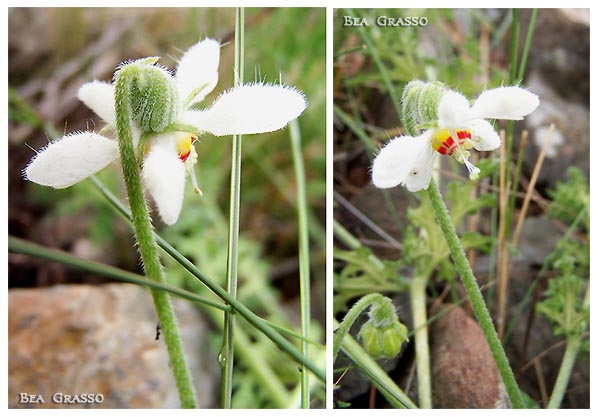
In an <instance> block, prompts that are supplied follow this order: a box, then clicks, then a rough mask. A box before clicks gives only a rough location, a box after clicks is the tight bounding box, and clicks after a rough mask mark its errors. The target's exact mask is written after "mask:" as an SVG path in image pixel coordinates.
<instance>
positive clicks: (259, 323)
mask: <svg viewBox="0 0 600 417" xmlns="http://www.w3.org/2000/svg"><path fill="white" fill-rule="evenodd" d="M91 179H92V181H93V182H94V185H95V186H96V187H97V188H98V190H99V191H100V192H101V193H102V194H103V195H104V196H105V197H106V199H107V200H108V201H109V202H110V204H111V206H112V207H113V208H114V209H115V210H117V211H118V212H119V213H120V214H121V215H122V216H124V217H125V218H126V219H128V220H129V221H130V222H131V213H129V210H127V208H126V207H125V206H124V205H123V204H122V203H121V202H120V201H119V199H118V198H117V197H115V195H114V194H112V193H111V192H110V191H109V190H108V189H107V188H106V187H104V186H103V185H102V183H101V182H100V181H99V180H98V179H97V178H95V177H93V176H92V177H91ZM154 238H155V239H156V242H157V243H158V246H159V247H160V248H161V249H162V250H164V251H165V252H166V253H167V255H169V256H170V257H171V258H173V260H175V262H177V263H178V264H179V265H181V266H182V267H183V268H184V269H185V270H186V271H188V272H189V273H190V274H191V275H192V276H193V277H194V278H196V279H197V280H198V281H200V282H201V283H202V284H203V285H205V286H206V287H207V288H208V289H209V290H210V291H212V292H213V293H214V294H215V295H216V296H217V297H219V298H220V299H221V300H223V301H224V302H226V303H227V304H228V305H230V306H231V307H232V308H233V309H234V310H235V311H236V312H237V313H239V315H240V316H242V317H244V319H246V321H248V323H250V324H251V325H252V326H254V327H255V328H257V329H258V330H259V331H260V332H262V333H264V335H265V336H267V337H268V338H269V339H271V341H272V342H273V343H275V345H277V347H279V349H281V350H283V351H284V352H286V353H287V354H288V355H290V357H291V358H292V359H293V360H294V361H295V362H297V363H299V364H304V365H305V366H306V367H307V368H308V369H309V370H310V371H311V372H312V373H313V374H315V375H316V377H317V378H319V380H321V381H322V382H326V377H325V372H324V371H323V370H322V369H321V368H319V367H317V366H316V365H315V364H314V363H313V362H311V361H310V360H308V358H305V357H304V356H303V355H302V354H301V353H300V351H299V350H298V349H296V348H295V347H294V345H292V344H291V343H290V342H289V341H288V340H287V339H285V338H284V337H282V336H281V335H280V334H279V333H278V332H277V331H275V330H274V329H273V328H272V326H271V325H269V324H267V321H266V320H264V319H262V318H261V317H259V316H258V315H256V314H255V313H254V312H253V311H252V310H250V309H249V308H248V307H246V306H245V305H244V304H243V303H241V302H240V301H239V300H237V299H236V298H233V297H231V295H230V294H229V293H228V292H227V291H226V290H225V289H224V288H223V287H221V286H220V285H219V284H217V283H216V282H215V281H214V280H213V279H212V278H211V277H209V276H208V275H206V274H205V273H204V272H202V271H201V270H200V269H198V267H197V266H196V265H194V264H193V263H192V262H190V260H189V259H187V258H186V257H185V256H183V255H182V254H181V253H180V252H179V251H178V250H177V249H175V248H174V247H173V246H171V244H169V243H168V242H167V241H166V240H164V239H163V238H162V237H161V236H160V235H158V234H157V233H156V232H155V233H154Z"/></svg>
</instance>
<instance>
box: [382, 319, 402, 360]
mask: <svg viewBox="0 0 600 417" xmlns="http://www.w3.org/2000/svg"><path fill="white" fill-rule="evenodd" d="M406 336H407V332H406V327H405V326H404V325H403V324H401V323H399V322H396V323H395V324H394V325H392V326H390V327H388V328H387V329H385V330H384V331H383V333H382V335H381V352H382V354H383V356H385V357H386V358H388V359H391V358H395V357H396V356H397V355H398V354H399V353H400V348H401V347H402V343H404V342H405V341H406V340H407V337H406Z"/></svg>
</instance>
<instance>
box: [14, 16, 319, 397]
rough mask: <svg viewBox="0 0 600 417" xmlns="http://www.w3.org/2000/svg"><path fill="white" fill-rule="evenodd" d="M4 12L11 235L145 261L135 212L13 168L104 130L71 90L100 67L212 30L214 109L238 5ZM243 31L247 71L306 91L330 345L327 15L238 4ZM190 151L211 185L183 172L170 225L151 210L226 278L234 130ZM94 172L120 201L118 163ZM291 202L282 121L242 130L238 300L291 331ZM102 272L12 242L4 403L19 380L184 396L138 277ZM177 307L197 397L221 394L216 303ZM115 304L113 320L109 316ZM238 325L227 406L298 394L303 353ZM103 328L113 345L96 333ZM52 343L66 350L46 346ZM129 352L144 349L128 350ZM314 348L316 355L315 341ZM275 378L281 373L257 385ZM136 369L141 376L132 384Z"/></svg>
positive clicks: (98, 75)
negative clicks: (217, 54) (110, 279)
mask: <svg viewBox="0 0 600 417" xmlns="http://www.w3.org/2000/svg"><path fill="white" fill-rule="evenodd" d="M8 20H9V28H8V32H9V38H8V42H9V61H8V63H9V80H8V82H9V143H8V147H9V150H8V155H9V167H8V168H9V219H8V225H9V235H10V236H14V237H18V238H22V239H26V240H28V241H32V242H35V243H37V244H40V245H43V246H45V247H48V248H54V249H60V250H63V251H66V252H69V253H71V254H73V255H76V256H78V257H80V258H83V259H87V260H94V261H99V262H102V263H106V264H110V265H114V266H117V267H119V268H122V269H126V270H130V271H134V272H138V273H141V271H140V265H139V261H138V254H137V252H136V250H135V247H134V242H133V237H132V232H131V230H130V228H129V226H128V224H127V223H126V222H125V221H124V220H123V219H122V218H121V217H120V216H119V215H118V214H116V213H115V212H114V211H113V209H112V208H111V206H110V205H109V204H108V203H107V202H106V200H105V199H104V198H103V197H102V195H101V194H100V193H99V192H98V191H97V190H96V188H95V187H94V185H93V184H92V183H91V182H90V181H83V182H81V183H79V184H76V185H75V186H73V187H71V188H68V189H65V190H58V191H57V190H53V189H50V188H47V187H42V186H38V185H36V184H33V183H28V182H26V181H24V180H23V177H22V171H23V169H24V168H25V167H26V166H27V164H28V162H29V160H30V159H31V158H32V156H33V155H34V152H35V151H34V150H35V149H40V148H42V147H43V146H45V144H46V143H47V142H48V141H49V140H50V139H55V137H54V136H55V135H56V133H57V134H58V136H59V137H60V136H62V134H63V133H69V132H74V131H78V130H85V129H94V130H96V131H98V130H100V129H101V128H102V124H101V121H99V119H98V118H97V116H96V115H95V114H93V113H92V112H91V111H90V110H89V109H87V108H86V107H85V106H84V105H83V104H82V103H80V102H79V101H78V100H77V98H76V93H77V90H78V88H79V87H80V86H81V85H82V84H83V83H85V82H88V81H91V80H93V79H98V80H103V81H110V80H111V79H112V75H113V72H114V70H115V67H116V66H117V65H118V64H119V63H120V62H122V61H124V60H127V59H134V58H140V57H146V56H160V57H161V60H160V63H161V64H162V65H163V66H166V67H169V68H175V67H176V60H177V58H178V57H180V56H181V55H182V53H183V52H184V51H185V50H187V49H188V48H189V47H190V46H192V45H193V44H194V43H196V42H197V41H198V40H199V39H200V38H204V37H211V38H216V39H217V40H219V41H220V42H221V43H222V45H223V47H222V48H221V63H220V69H219V83H218V85H217V87H216V88H215V89H214V91H213V92H212V93H211V94H210V95H209V96H208V97H207V98H206V99H205V100H204V102H203V104H204V105H206V106H208V105H210V103H212V101H213V100H214V99H215V98H216V97H217V95H218V94H219V93H220V92H222V91H224V90H226V89H228V88H230V87H231V86H232V85H233V55H234V51H233V42H232V41H233V30H234V23H235V9H233V8H223V9H219V8H208V9H173V8H160V9H152V8H135V9H112V8H101V9H85V8H56V9H54V8H46V9H45V8H13V9H9V13H8ZM245 36H246V37H245V74H246V76H245V81H246V82H250V81H264V82H280V81H281V82H282V83H283V84H288V85H293V86H295V87H297V88H298V89H299V90H301V91H303V92H304V93H305V94H306V97H307V100H308V108H307V110H306V111H305V112H304V113H303V115H302V116H301V117H300V118H299V125H300V132H301V135H302V146H303V153H304V160H305V169H306V176H307V188H308V190H307V192H308V204H309V223H310V238H311V246H310V250H311V280H312V314H313V319H314V323H313V331H312V335H313V339H314V340H317V341H320V342H323V339H322V337H323V329H324V326H325V317H324V312H325V295H324V294H325V229H324V227H325V226H324V224H325V221H324V215H325V162H326V155H325V11H324V9H306V8H305V9H292V8H287V9H247V10H246V30H245ZM196 150H197V153H198V164H197V165H196V175H197V178H198V181H199V186H200V188H201V189H202V191H203V192H204V196H202V197H199V196H197V195H196V194H194V193H193V192H192V187H191V185H189V181H188V185H187V189H186V196H185V201H184V206H183V207H184V208H183V211H182V213H181V217H180V219H179V221H178V222H177V224H176V225H175V226H173V227H168V228H167V227H164V225H162V224H161V222H160V220H159V219H158V218H155V220H154V223H155V226H156V227H157V229H158V230H159V232H160V233H161V234H162V236H163V237H164V238H165V239H166V240H167V241H168V242H170V243H171V244H172V245H173V246H175V247H176V248H177V249H178V250H179V251H180V252H182V253H183V254H185V255H186V256H187V257H188V258H189V259H190V260H191V261H192V262H193V263H195V264H196V265H197V266H198V267H199V269H200V270H202V271H203V272H204V273H206V274H207V275H209V276H210V277H212V278H213V279H214V280H217V281H218V282H220V283H221V284H223V283H224V278H225V270H226V257H227V230H228V220H227V219H228V211H229V177H230V161H231V140H230V138H227V137H224V138H216V137H212V136H210V135H205V136H203V137H201V138H199V141H198V142H196ZM98 176H99V178H100V180H101V181H102V182H103V183H104V184H105V185H106V186H107V187H108V188H109V189H110V190H111V191H112V192H113V193H115V194H117V195H118V196H119V197H120V198H121V199H122V200H124V190H123V185H122V179H121V172H120V168H119V167H118V166H117V165H116V164H114V165H113V166H110V167H109V168H108V169H105V170H103V171H102V172H101V173H100V174H99V175H98ZM296 208H297V206H296V182H295V176H294V164H293V160H292V155H291V148H290V138H289V132H288V130H287V129H285V130H282V131H279V132H275V133H272V134H265V135H256V136H245V137H244V141H243V157H242V196H241V240H240V259H239V279H240V287H239V291H238V297H239V298H240V299H241V300H242V301H243V302H244V303H245V304H246V305H247V306H248V307H250V308H251V309H253V310H254V311H255V312H256V313H258V314H259V315H261V316H263V317H265V318H267V319H269V320H272V321H274V322H275V323H277V324H280V325H282V326H284V327H287V328H291V329H293V330H296V331H299V311H300V310H299V292H298V255H297V254H298V250H297V247H298V229H297V221H296V219H297V211H296ZM155 217H158V216H155ZM163 259H164V261H163V263H164V265H165V270H166V274H167V277H168V280H169V282H170V283H171V284H173V285H177V286H181V287H184V288H187V289H191V290H193V291H196V292H198V293H200V294H202V295H204V296H206V297H211V294H209V292H208V291H207V290H206V289H205V288H204V287H203V286H202V285H201V284H199V283H198V282H197V281H195V280H194V279H193V278H191V277H190V276H189V275H188V274H187V273H185V272H184V271H183V270H182V269H181V268H180V267H179V266H178V265H177V264H176V263H175V262H174V261H172V260H171V259H169V258H167V257H166V256H164V257H163ZM106 283H107V280H106V279H105V278H103V277H101V276H99V275H94V274H91V273H88V272H82V271H80V270H76V269H72V268H67V267H65V266H63V265H61V264H58V263H53V262H46V261H42V260H38V259H34V258H31V257H27V256H23V255H16V254H9V288H10V290H9V319H10V326H9V328H10V334H9V336H10V342H9V345H10V347H9V354H10V358H9V374H10V375H9V377H10V384H9V385H10V387H9V391H10V394H11V395H10V396H9V399H10V402H11V403H10V405H11V406H19V405H15V404H14V401H15V399H16V396H14V395H12V394H13V393H14V392H31V393H36V392H43V393H48V392H56V391H62V392H65V393H67V392H69V390H71V391H70V392H73V393H77V392H81V390H85V389H87V390H90V389H96V390H102V392H104V393H105V397H107V398H111V401H113V402H109V401H108V400H106V401H105V402H104V404H103V406H104V407H164V406H177V402H176V396H175V397H173V395H172V392H171V391H170V390H172V387H171V386H170V385H169V384H171V382H170V381H169V380H168V378H169V377H170V375H169V374H168V373H165V375H164V376H160V372H157V371H159V370H161V369H164V367H165V366H167V364H166V363H163V362H164V360H163V361H162V362H160V360H159V359H157V358H158V356H157V358H155V357H152V358H148V357H146V356H144V355H146V353H147V352H148V351H149V350H148V349H150V351H152V352H154V351H155V350H157V348H156V346H155V345H153V344H152V343H154V344H156V342H154V337H155V333H156V330H155V329H154V327H155V326H156V321H155V318H153V317H152V314H153V312H152V311H151V309H150V311H145V310H147V309H146V308H145V307H140V308H141V309H142V310H144V311H143V312H140V311H133V310H134V309H135V307H134V306H135V305H136V304H138V303H139V304H148V303H149V302H150V301H149V299H148V296H147V294H146V292H145V291H143V290H141V289H139V288H137V287H133V286H127V289H125V290H122V291H121V290H120V289H119V290H116V289H115V288H114V287H115V286H118V287H119V288H121V287H124V285H122V284H119V285H117V284H111V285H102V286H99V287H90V286H96V285H99V284H106ZM71 284H81V286H77V287H73V286H71ZM57 286H59V287H57ZM73 291H74V292H75V293H73ZM140 293H141V294H140ZM139 297H145V298H143V300H145V301H144V302H142V301H138V300H139V299H140V298H139ZM75 299H76V300H80V302H79V304H77V305H73V302H74V301H73V300H75ZM81 300H85V301H81ZM178 304H182V303H178ZM183 304H186V303H183ZM41 306H43V307H44V308H43V309H42V307H41ZM85 308H88V309H92V310H93V311H94V314H92V317H90V320H89V322H86V321H85V320H83V324H82V317H86V314H88V313H82V312H81V310H80V309H85ZM178 308H180V309H183V310H185V311H183V312H181V313H179V314H181V315H183V318H180V320H181V321H182V326H183V328H182V333H184V338H188V339H189V340H186V346H188V350H190V352H189V354H190V356H191V358H192V359H191V361H192V362H193V365H194V366H195V368H194V369H195V371H196V372H195V377H196V381H195V382H196V386H197V387H198V389H199V397H201V398H200V400H201V401H200V405H201V406H204V407H215V406H218V394H217V392H218V383H219V381H218V379H219V367H218V364H217V355H218V351H219V349H220V343H221V332H220V330H221V326H222V323H221V322H222V313H221V312H219V311H218V310H214V309H210V308H204V309H203V310H202V312H201V314H199V315H198V314H197V312H196V309H195V308H191V307H190V305H189V303H187V304H186V305H184V306H179V307H178ZM190 309H191V311H190ZM32 310H33V311H32ZM142 313H143V314H142ZM118 316H119V317H121V318H120V319H118V320H117V319H115V317H118ZM123 317H125V318H127V317H130V318H131V320H132V321H127V320H125V319H124V318H123ZM186 317H187V318H186ZM134 318H135V320H134ZM123 320H125V321H123ZM238 322H239V323H240V325H243V329H244V330H243V331H240V332H238V333H239V334H240V338H242V337H243V338H245V340H246V343H241V342H240V343H238V345H244V346H243V347H240V349H243V351H241V352H238V353H237V355H238V356H236V362H237V364H238V367H236V371H235V376H234V384H235V386H234V389H235V394H234V406H236V407H251V408H252V407H280V406H285V405H291V404H293V401H294V396H293V395H292V394H293V392H292V390H293V389H294V387H295V384H296V383H297V379H298V370H297V367H296V365H295V364H294V363H293V362H292V361H289V360H287V357H285V356H284V354H283V353H282V352H280V351H279V350H277V348H276V347H275V346H274V345H273V344H272V343H271V342H270V341H268V340H267V339H266V338H264V337H262V335H261V334H259V333H257V332H256V331H255V330H254V329H253V328H249V327H248V326H246V325H245V323H243V320H238ZM58 323H62V325H59V324H58ZM106 327H108V328H110V330H107V331H106V332H105V331H104V330H102V332H101V333H102V335H103V336H102V337H101V338H100V339H98V337H99V336H98V331H100V330H99V329H104V328H106ZM73 329H75V330H73ZM135 332H138V333H135ZM140 332H141V333H140ZM117 335H118V336H117ZM67 336H68V337H67ZM67 339H68V341H69V343H68V344H67V345H65V343H66V342H65V340H67ZM107 339H108V340H112V342H111V343H108V344H107V343H105V342H106V340H107ZM240 340H242V339H240ZM102 341H104V342H102ZM140 343H141V344H142V347H140V346H139V344H140ZM144 344H150V345H151V346H152V347H151V348H148V347H147V346H146V347H143V346H144ZM107 345H110V346H112V348H111V347H107ZM26 346H27V348H26ZM59 347H60V348H61V349H60V350H62V352H61V351H53V352H51V351H52V350H54V349H55V350H58V348H59ZM82 349H83V350H82ZM103 349H109V351H104V350H103ZM111 349H115V350H117V351H121V352H122V353H121V354H120V355H119V354H118V353H117V351H111ZM136 349H138V350H139V351H138V353H139V352H141V353H139V354H138V355H135V354H132V353H129V354H128V353H125V352H123V350H127V351H136ZM65 350H66V351H65ZM100 351H102V352H100ZM314 351H315V352H318V355H322V354H323V352H321V351H320V350H319V349H314ZM43 352H45V353H44V354H42V353H43ZM144 352H146V353H144ZM128 355H131V356H128ZM140 355H142V356H143V357H144V360H145V361H146V362H144V364H145V365H140V364H139V363H138V362H135V363H138V365H136V366H137V367H138V369H137V370H135V369H131V368H132V365H131V361H136V360H137V358H138V357H139V356H140ZM157 355H158V353H157ZM118 356H120V357H121V358H120V359H119V360H120V361H122V362H120V363H119V364H118V365H117V364H115V362H114V361H115V360H116V359H115V357H118ZM107 358H109V359H107ZM284 358H285V359H284ZM82 361H83V362H82ZM102 361H104V362H102ZM157 361H158V362H157ZM84 362H85V363H92V362H94V363H96V364H97V363H99V362H102V363H104V365H95V367H94V368H93V369H91V368H89V366H83V363H84ZM79 366H82V367H83V368H81V372H76V371H75V369H74V368H76V367H79ZM88 368H89V369H88ZM84 369H86V370H87V371H85V372H84ZM86 372H88V373H86ZM136 372H139V374H136ZM145 372H148V373H149V374H145ZM92 375H95V376H96V379H97V381H96V382H95V383H91V382H90V378H91V376H92ZM149 375H150V376H149ZM100 376H101V377H100ZM269 378H270V379H272V380H274V381H273V382H272V383H265V379H269ZM99 381H101V382H99ZM140 381H145V382H144V384H142V385H140ZM148 381H150V382H148ZM152 381H153V382H152ZM132 384H133V385H134V386H135V388H134V389H133V390H134V391H135V392H133V391H132V388H131V385H132ZM144 389H145V390H149V391H146V392H143V390H144ZM137 390H141V391H142V392H138V391H137ZM92 392H95V391H92ZM107 392H110V393H112V394H107ZM150 393H153V394H152V395H150ZM315 393H316V394H315V395H314V397H313V398H315V400H314V403H313V406H321V405H323V404H324V389H323V387H318V389H315ZM169 395H170V396H169ZM46 402H47V403H48V400H47V399H46ZM42 406H44V405H42ZM45 406H46V407H48V406H53V404H52V403H50V404H46V405H45Z"/></svg>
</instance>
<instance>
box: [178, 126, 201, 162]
mask: <svg viewBox="0 0 600 417" xmlns="http://www.w3.org/2000/svg"><path fill="white" fill-rule="evenodd" d="M196 139H197V138H196V136H194V135H192V134H190V133H186V132H177V133H176V134H175V147H176V150H177V154H178V155H179V159H181V162H185V161H187V159H188V157H189V156H190V152H191V148H192V143H194V141H195V140H196Z"/></svg>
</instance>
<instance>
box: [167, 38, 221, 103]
mask: <svg viewBox="0 0 600 417" xmlns="http://www.w3.org/2000/svg"><path fill="white" fill-rule="evenodd" d="M219 53H220V45H219V42H217V41H216V40H214V39H204V40H202V41H200V42H198V43H197V44H195V45H194V46H192V47H191V48H190V49H188V50H187V51H186V52H185V53H184V54H183V56H182V57H181V60H180V61H179V66H178V67H177V74H176V76H175V80H176V81H177V87H178V89H179V98H180V99H181V100H186V99H187V98H188V96H189V94H190V93H191V92H192V91H194V89H198V90H197V95H196V96H195V98H194V99H193V100H192V101H191V102H190V103H188V104H193V103H196V102H199V101H202V100H203V99H204V97H206V95H207V94H208V93H210V92H211V91H212V90H213V89H214V88H215V86H216V85H217V81H219ZM194 92H195V91H194Z"/></svg>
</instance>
